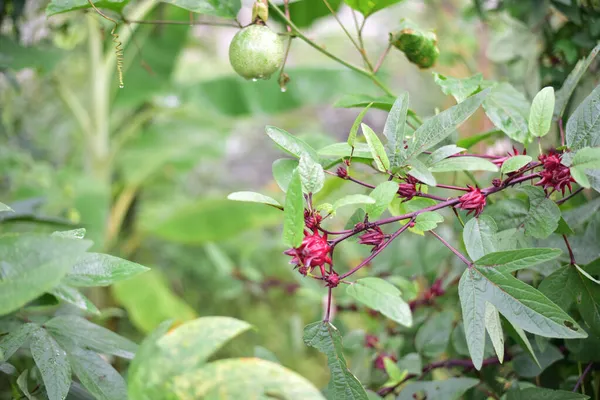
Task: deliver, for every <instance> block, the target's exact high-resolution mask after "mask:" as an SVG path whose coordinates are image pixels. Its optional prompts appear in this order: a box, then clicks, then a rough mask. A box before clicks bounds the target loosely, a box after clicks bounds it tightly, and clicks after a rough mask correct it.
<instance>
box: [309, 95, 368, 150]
mask: <svg viewBox="0 0 600 400" xmlns="http://www.w3.org/2000/svg"><path fill="white" fill-rule="evenodd" d="M372 105H373V103H369V104H368V105H367V106H366V107H365V108H363V110H362V111H361V112H360V114H358V116H357V117H356V119H355V120H354V123H353V124H352V128H350V133H349V134H348V146H350V147H354V145H355V143H356V135H357V134H358V128H360V124H361V123H362V120H363V118H364V117H365V115H366V114H367V111H369V108H371V106H372ZM319 153H320V152H319Z"/></svg>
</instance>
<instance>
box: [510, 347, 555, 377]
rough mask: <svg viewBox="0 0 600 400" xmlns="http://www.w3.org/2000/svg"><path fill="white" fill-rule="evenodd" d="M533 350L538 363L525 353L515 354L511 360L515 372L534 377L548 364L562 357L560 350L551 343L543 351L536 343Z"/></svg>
mask: <svg viewBox="0 0 600 400" xmlns="http://www.w3.org/2000/svg"><path fill="white" fill-rule="evenodd" d="M533 350H534V352H535V355H536V358H537V360H539V365H538V364H536V363H535V362H534V361H533V360H532V359H531V357H529V355H528V354H525V353H521V354H519V355H517V356H516V357H515V358H514V360H513V365H514V368H515V372H516V373H517V374H519V375H520V376H522V377H524V378H535V377H536V376H538V375H540V374H541V373H542V372H543V371H544V370H545V369H546V368H548V367H549V366H550V365H552V364H554V363H555V362H557V361H559V360H562V359H563V358H564V356H563V354H562V353H561V352H560V350H559V349H558V348H556V347H555V346H552V345H550V346H547V347H546V349H544V351H541V350H540V349H539V348H538V347H537V345H536V346H535V347H534V349H533Z"/></svg>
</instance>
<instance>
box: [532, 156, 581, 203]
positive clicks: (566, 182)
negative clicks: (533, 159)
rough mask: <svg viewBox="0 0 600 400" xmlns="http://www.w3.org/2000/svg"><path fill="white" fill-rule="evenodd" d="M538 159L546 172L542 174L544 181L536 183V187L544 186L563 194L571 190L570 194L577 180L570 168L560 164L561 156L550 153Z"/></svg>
mask: <svg viewBox="0 0 600 400" xmlns="http://www.w3.org/2000/svg"><path fill="white" fill-rule="evenodd" d="M538 158H539V160H540V161H541V162H542V166H543V167H544V170H543V171H542V172H540V174H541V176H542V179H540V181H539V182H538V183H536V186H543V187H544V189H548V188H554V190H560V191H561V192H562V194H565V188H569V192H570V191H571V190H572V189H571V183H573V182H575V179H573V177H572V176H571V170H570V169H569V167H567V166H564V165H562V164H561V163H560V155H559V154H558V153H556V152H555V151H550V153H549V154H542V155H540V156H539V157H538Z"/></svg>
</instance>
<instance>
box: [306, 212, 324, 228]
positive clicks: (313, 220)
mask: <svg viewBox="0 0 600 400" xmlns="http://www.w3.org/2000/svg"><path fill="white" fill-rule="evenodd" d="M322 220H323V217H322V216H321V214H320V213H319V212H318V211H315V210H304V225H305V226H306V228H308V229H310V230H311V231H312V230H315V229H316V228H318V227H319V224H320V223H321V221H322Z"/></svg>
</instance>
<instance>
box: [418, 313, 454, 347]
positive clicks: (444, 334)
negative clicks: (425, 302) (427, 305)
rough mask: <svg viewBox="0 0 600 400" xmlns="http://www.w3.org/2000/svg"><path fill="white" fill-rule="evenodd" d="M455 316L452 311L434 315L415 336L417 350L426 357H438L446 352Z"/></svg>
mask: <svg viewBox="0 0 600 400" xmlns="http://www.w3.org/2000/svg"><path fill="white" fill-rule="evenodd" d="M453 323H454V314H453V313H452V312H450V311H443V312H441V313H437V314H433V315H431V316H430V317H429V319H428V320H427V322H425V323H424V324H423V325H421V327H420V328H419V330H418V331H417V334H416V336H415V348H416V349H417V351H418V352H419V353H420V354H422V355H423V356H426V357H432V358H433V357H437V356H439V355H440V354H442V353H443V352H445V351H446V347H448V342H449V341H450V335H451V334H452V328H454V325H453Z"/></svg>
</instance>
